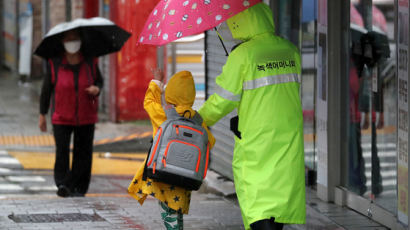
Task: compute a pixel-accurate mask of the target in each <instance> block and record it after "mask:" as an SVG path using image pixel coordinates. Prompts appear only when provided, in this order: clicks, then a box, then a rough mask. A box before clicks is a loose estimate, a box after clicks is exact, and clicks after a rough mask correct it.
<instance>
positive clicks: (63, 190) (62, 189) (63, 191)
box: [57, 185, 70, 197]
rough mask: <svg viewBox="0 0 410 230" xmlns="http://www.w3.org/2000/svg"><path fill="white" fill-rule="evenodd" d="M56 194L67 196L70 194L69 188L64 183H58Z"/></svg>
mask: <svg viewBox="0 0 410 230" xmlns="http://www.w3.org/2000/svg"><path fill="white" fill-rule="evenodd" d="M57 196H61V197H68V196H70V189H68V188H67V186H65V185H59V186H58V190H57Z"/></svg>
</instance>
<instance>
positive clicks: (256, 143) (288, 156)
mask: <svg viewBox="0 0 410 230" xmlns="http://www.w3.org/2000/svg"><path fill="white" fill-rule="evenodd" d="M227 23H228V26H229V29H230V30H231V32H232V35H233V37H234V38H235V39H239V40H242V41H243V43H242V44H241V45H239V46H238V47H237V48H236V49H235V50H233V51H232V52H231V54H230V55H229V57H228V60H227V62H226V64H225V65H224V67H223V70H222V73H221V75H219V76H218V77H217V78H216V84H217V86H218V88H219V89H218V90H217V93H215V94H213V95H211V96H210V98H209V99H208V100H207V101H206V102H205V104H204V105H203V106H202V107H201V109H200V110H199V111H198V112H199V113H200V115H201V116H202V117H203V119H204V121H205V122H206V124H207V125H209V126H212V125H213V124H215V123H216V122H217V121H218V120H219V119H221V118H222V117H224V116H225V115H227V114H228V113H229V112H231V111H232V110H234V109H235V108H238V116H239V124H238V129H239V131H240V132H241V136H242V139H239V138H237V137H235V149H234V156H233V160H232V168H233V173H234V180H235V188H236V193H237V196H238V200H239V204H240V208H241V212H242V217H243V221H244V225H245V228H246V229H250V227H249V225H250V224H251V223H253V222H256V221H258V220H262V219H269V218H271V217H274V218H275V221H276V222H279V223H294V224H303V223H305V216H306V208H305V177H304V149H303V116H302V108H301V102H300V94H299V88H300V81H301V61H300V55H299V51H298V49H297V48H296V47H295V46H294V45H293V44H292V43H290V42H289V41H287V40H285V39H282V38H280V37H278V36H275V35H274V24H273V18H272V11H271V10H270V8H269V7H268V6H267V5H266V4H264V3H259V4H257V5H255V6H253V7H251V8H249V9H247V10H245V11H243V12H241V13H239V14H237V15H235V16H233V17H232V18H230V19H228V21H227Z"/></svg>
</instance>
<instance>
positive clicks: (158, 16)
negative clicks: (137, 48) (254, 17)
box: [138, 0, 261, 45]
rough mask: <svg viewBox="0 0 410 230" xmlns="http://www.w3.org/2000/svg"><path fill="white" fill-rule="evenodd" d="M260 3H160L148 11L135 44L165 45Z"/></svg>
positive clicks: (196, 0)
mask: <svg viewBox="0 0 410 230" xmlns="http://www.w3.org/2000/svg"><path fill="white" fill-rule="evenodd" d="M259 2H261V1H260V0H223V1H222V0H161V1H160V2H159V3H158V4H157V6H156V7H155V8H154V10H153V11H152V12H151V14H150V16H149V17H148V20H147V21H146V23H145V26H144V28H143V30H142V32H141V34H140V37H139V39H138V41H139V42H140V43H143V44H152V45H164V44H167V43H169V42H172V41H174V40H176V39H179V38H182V37H185V36H189V35H194V34H198V33H202V32H203V31H205V30H208V29H211V28H213V27H215V26H217V25H219V24H220V23H222V22H224V21H225V20H227V19H228V18H230V17H232V16H234V15H235V14H237V13H239V12H241V11H243V10H246V9H247V8H249V7H251V6H253V5H255V4H257V3H259Z"/></svg>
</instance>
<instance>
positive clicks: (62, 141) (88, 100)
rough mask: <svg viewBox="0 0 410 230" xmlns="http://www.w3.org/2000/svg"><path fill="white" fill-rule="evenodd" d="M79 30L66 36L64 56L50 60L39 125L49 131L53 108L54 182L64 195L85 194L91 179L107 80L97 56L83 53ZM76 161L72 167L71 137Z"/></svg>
mask: <svg viewBox="0 0 410 230" xmlns="http://www.w3.org/2000/svg"><path fill="white" fill-rule="evenodd" d="M81 43H82V42H81V36H80V31H79V30H70V31H67V32H65V33H64V34H63V35H62V39H61V44H62V47H63V48H64V49H63V50H64V51H63V52H62V53H61V55H60V56H58V57H54V58H50V59H49V60H48V68H47V70H48V71H47V72H48V74H47V75H46V77H45V78H44V81H43V86H42V90H41V95H40V116H39V128H40V130H41V131H42V132H46V131H47V123H46V117H45V116H46V114H47V113H48V111H49V110H50V111H51V114H50V115H51V123H52V126H53V134H54V140H55V143H56V158H55V164H54V181H55V184H56V186H57V188H58V190H57V195H58V196H61V197H69V196H80V197H81V196H84V195H85V194H86V193H87V190H88V186H89V184H90V179H91V166H92V152H93V139H94V130H95V123H96V122H97V119H98V118H97V113H98V95H99V94H100V91H101V89H102V86H103V79H102V76H101V73H100V71H99V69H98V66H97V59H96V58H94V57H87V56H84V55H83V53H82V48H83V47H82V46H81ZM72 134H73V140H74V141H73V142H74V147H73V160H72V165H71V167H70V157H69V156H70V139H71V135H72Z"/></svg>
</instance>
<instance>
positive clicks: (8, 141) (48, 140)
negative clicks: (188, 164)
mask: <svg viewBox="0 0 410 230" xmlns="http://www.w3.org/2000/svg"><path fill="white" fill-rule="evenodd" d="M149 136H152V132H151V131H150V132H144V133H134V134H131V135H128V136H119V137H115V138H111V139H110V138H106V139H101V140H96V141H94V144H95V145H99V144H108V143H113V142H117V141H125V140H132V139H135V138H145V137H149ZM1 145H5V146H8V145H23V146H54V145H55V143H54V137H53V135H36V136H7V135H6V136H4V135H0V146H1Z"/></svg>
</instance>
